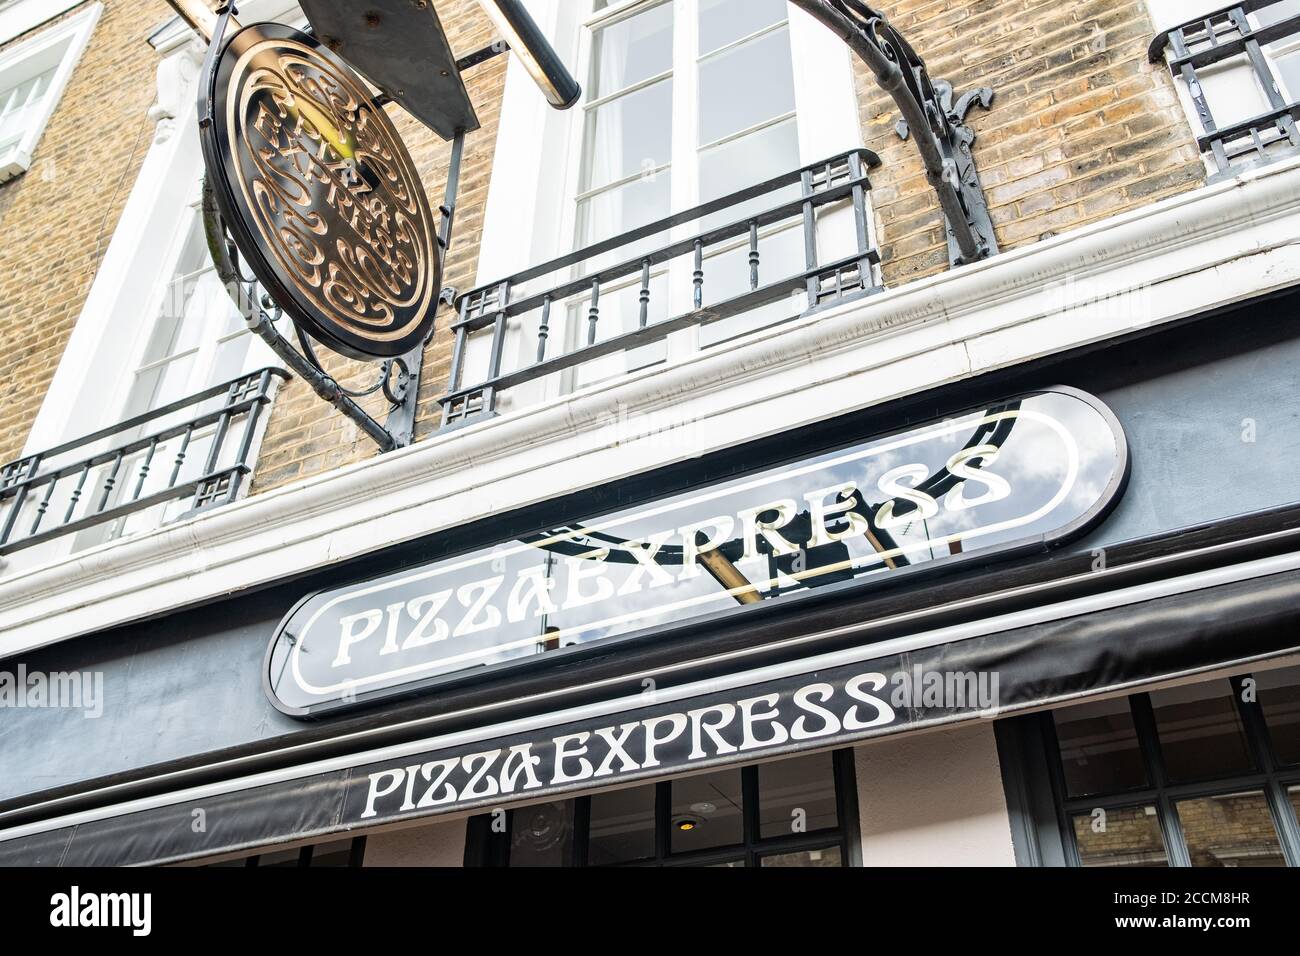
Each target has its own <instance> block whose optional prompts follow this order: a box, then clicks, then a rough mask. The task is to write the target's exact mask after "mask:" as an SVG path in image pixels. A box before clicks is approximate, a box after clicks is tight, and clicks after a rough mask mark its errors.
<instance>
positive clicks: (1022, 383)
mask: <svg viewBox="0 0 1300 956" xmlns="http://www.w3.org/2000/svg"><path fill="white" fill-rule="evenodd" d="M1296 303H1297V299H1296V298H1291V299H1275V300H1272V301H1271V302H1267V303H1261V304H1257V305H1254V306H1251V307H1249V308H1246V309H1243V310H1239V311H1238V312H1236V313H1232V314H1229V315H1224V316H1218V317H1213V318H1209V319H1204V320H1201V321H1198V322H1196V323H1191V324H1188V325H1185V326H1183V327H1181V328H1179V329H1177V330H1173V331H1166V332H1162V333H1160V334H1157V335H1152V336H1149V337H1146V338H1143V339H1138V340H1135V341H1133V342H1129V343H1126V344H1123V345H1121V346H1118V347H1112V348H1109V349H1104V350H1096V351H1093V352H1091V353H1089V354H1087V355H1082V356H1071V357H1068V358H1066V359H1063V360H1060V361H1056V362H1053V363H1050V364H1049V365H1046V366H1045V367H1041V368H1036V369H1031V370H1027V371H1022V372H1017V373H1015V375H1014V376H1003V377H1002V378H1003V380H1002V381H999V382H998V383H997V387H999V388H1002V387H1003V386H1004V385H1005V390H1004V391H1003V392H1002V394H1003V395H1010V394H1014V393H1016V392H1019V391H1024V390H1027V389H1029V388H1032V387H1035V386H1044V385H1052V384H1064V385H1073V386H1076V387H1078V388H1082V389H1085V390H1088V391H1091V392H1093V393H1094V394H1096V395H1098V396H1100V397H1101V398H1102V399H1104V400H1105V401H1106V402H1107V403H1108V404H1109V405H1110V406H1111V408H1112V409H1114V411H1115V413H1116V414H1117V415H1118V416H1119V419H1120V421H1121V422H1122V423H1123V425H1124V427H1125V429H1126V431H1127V433H1128V436H1129V441H1130V444H1131V448H1132V452H1133V461H1134V464H1133V477H1132V483H1131V485H1130V487H1129V490H1128V493H1127V495H1126V496H1125V498H1124V500H1123V501H1122V502H1121V504H1120V505H1119V507H1118V509H1117V510H1116V512H1115V513H1114V514H1113V515H1112V516H1111V517H1110V518H1109V519H1108V520H1107V521H1106V522H1105V524H1104V525H1103V526H1101V527H1100V528H1099V529H1098V530H1096V531H1095V532H1094V533H1092V534H1091V535H1090V536H1089V538H1088V539H1087V540H1084V541H1081V542H1079V543H1078V544H1076V545H1075V546H1074V547H1075V548H1077V549H1079V550H1091V549H1094V548H1097V547H1102V546H1105V545H1108V544H1113V543H1117V542H1120V541H1126V540H1131V539H1134V538H1139V537H1143V536H1147V535H1151V534H1155V533H1158V532H1161V531H1165V530H1170V529H1176V528H1180V527H1185V526H1189V525H1195V524H1200V523H1204V522H1208V521H1213V520H1217V519H1221V518H1226V517H1230V516H1232V515H1236V514H1242V513H1246V512H1250V511H1257V510H1263V509H1266V508H1270V507H1273V506H1276V505H1280V504H1287V503H1292V502H1296V501H1300V479H1297V474H1296V466H1297V464H1300V388H1298V387H1297V384H1298V382H1297V379H1298V378H1300V374H1298V372H1297V370H1298V369H1300V321H1297V318H1296V316H1297V307H1296ZM960 407H962V406H961V405H958V406H957V407H956V408H960ZM956 408H949V410H950V411H952V410H956ZM1247 419H1250V420H1253V421H1254V423H1255V431H1256V440H1255V441H1254V442H1253V443H1251V442H1246V441H1243V430H1244V429H1245V427H1246V425H1245V422H1246V420H1247ZM490 540H495V539H489V541H479V542H478V543H480V544H484V543H490ZM319 586H320V583H319V582H302V583H298V584H292V585H288V586H284V587H279V588H276V589H272V590H269V591H265V592H262V593H261V594H258V595H255V596H251V597H246V598H243V599H237V600H232V601H229V602H226V603H225V604H223V605H220V606H216V607H211V608H204V609H198V610H195V611H191V612H187V613H184V614H178V615H173V616H171V617H169V618H167V619H165V620H160V621H154V622H150V623H145V624H140V625H136V626H132V627H128V628H120V629H117V630H115V631H112V632H110V633H106V634H102V635H94V636H91V637H87V638H82V639H79V640H76V641H72V642H68V643H66V644H63V645H59V646H56V647H53V648H49V649H46V650H45V651H42V652H38V653H35V654H32V655H29V656H28V657H27V658H26V659H24V660H23V661H22V663H24V664H26V666H27V667H28V669H29V670H31V671H42V672H52V671H62V670H79V671H88V670H89V671H101V672H102V673H103V674H104V693H105V700H106V705H105V710H104V714H103V716H102V717H100V718H99V719H86V718H84V717H83V716H82V715H81V714H80V713H79V712H76V711H68V710H55V709H46V710H14V709H8V710H4V709H0V800H5V799H9V798H13V797H17V796H20V795H23V794H28V793H33V792H36V791H42V790H47V789H50V788H55V787H61V786H65V785H70V784H75V783H77V782H78V781H83V780H89V779H93V778H98V777H103V776H107V775H111V774H116V773H123V772H128V771H131V770H134V769H137V768H140V767H144V766H148V765H151V764H158V763H163V762H167V761H174V760H180V759H183V758H186V757H190V756H194V755H201V754H204V753H210V752H212V751H214V750H220V749H223V748H232V747H240V746H245V745H248V744H250V743H254V742H257V741H265V740H267V739H269V738H275V737H279V736H282V735H287V734H298V735H304V734H308V735H310V734H328V733H329V728H328V725H327V726H324V727H322V726H321V725H315V726H311V727H306V728H305V727H304V725H302V724H300V723H297V722H296V721H293V720H291V719H289V718H287V717H285V716H283V715H281V714H280V713H279V712H277V711H276V710H275V709H274V708H272V707H271V705H270V704H269V703H268V702H267V700H266V698H265V696H264V694H263V692H262V686H261V666H262V660H263V655H264V653H265V650H266V645H267V642H268V641H269V640H270V637H271V635H272V632H273V631H274V629H275V626H276V624H277V623H278V621H279V619H280V617H281V616H282V615H283V614H284V613H285V612H287V611H288V609H289V608H290V607H291V606H292V605H293V603H294V602H295V601H296V600H298V599H299V598H300V597H302V596H303V595H304V594H305V593H307V592H308V591H310V590H315V589H316V588H317V587H319ZM18 663H19V662H18V661H13V660H11V661H6V662H3V663H0V670H9V671H13V670H14V668H15V667H16V665H17V664H18Z"/></svg>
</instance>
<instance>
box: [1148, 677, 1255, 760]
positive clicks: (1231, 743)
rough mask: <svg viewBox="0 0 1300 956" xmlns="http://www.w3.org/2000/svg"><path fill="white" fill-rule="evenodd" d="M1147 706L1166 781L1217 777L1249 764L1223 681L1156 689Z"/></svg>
mask: <svg viewBox="0 0 1300 956" xmlns="http://www.w3.org/2000/svg"><path fill="white" fill-rule="evenodd" d="M1151 707H1152V709H1153V710H1154V711H1155V717H1156V727H1157V728H1158V729H1159V731H1160V747H1161V751H1162V753H1163V754H1164V758H1165V770H1166V771H1167V773H1168V775H1169V780H1170V781H1171V782H1173V783H1179V782H1182V781H1186V780H1205V779H1209V778H1212V777H1221V776H1224V775H1226V774H1230V773H1240V772H1241V771H1244V770H1249V769H1251V767H1252V766H1254V761H1253V760H1252V759H1251V757H1250V750H1249V749H1248V748H1247V746H1246V735H1245V733H1244V732H1243V730H1242V727H1241V719H1240V718H1239V717H1238V716H1237V708H1236V707H1235V706H1234V704H1233V699H1232V685H1231V684H1229V683H1228V682H1227V681H1211V682H1209V683H1205V684H1193V685H1191V686H1188V687H1175V688H1172V689H1170V690H1162V691H1156V692H1155V693H1153V694H1152V695H1151Z"/></svg>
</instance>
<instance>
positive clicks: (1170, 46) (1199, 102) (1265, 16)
mask: <svg viewBox="0 0 1300 956" xmlns="http://www.w3.org/2000/svg"><path fill="white" fill-rule="evenodd" d="M1288 3H1289V0H1240V2H1239V3H1234V4H1232V5H1231V6H1227V7H1224V8H1223V9H1221V10H1217V11H1215V12H1214V13H1211V14H1209V15H1208V16H1204V17H1198V18H1197V19H1195V20H1191V21H1189V22H1187V23H1184V24H1183V25H1182V26H1178V27H1175V28H1174V29H1172V30H1167V31H1165V32H1164V33H1161V34H1160V35H1159V36H1157V37H1156V38H1155V40H1153V41H1152V43H1151V48H1150V51H1149V54H1150V58H1151V61H1152V62H1153V63H1155V62H1158V61H1159V60H1160V59H1161V58H1162V57H1163V58H1165V59H1166V60H1167V62H1168V64H1169V69H1170V71H1171V72H1172V73H1173V75H1174V76H1175V77H1179V78H1181V79H1182V81H1183V83H1184V84H1186V86H1187V90H1188V92H1189V93H1190V95H1191V97H1192V102H1193V103H1194V104H1195V107H1196V114H1197V118H1198V119H1199V121H1200V123H1201V130H1202V132H1201V134H1200V135H1199V136H1198V137H1197V145H1198V146H1199V147H1200V150H1201V152H1202V153H1209V154H1211V155H1212V156H1213V157H1214V163H1215V166H1216V167H1217V169H1218V175H1219V176H1227V175H1231V174H1232V172H1233V169H1234V166H1238V167H1239V166H1240V165H1241V164H1242V163H1243V162H1246V161H1255V162H1268V161H1270V160H1274V159H1277V158H1278V156H1279V155H1293V154H1294V153H1296V152H1297V151H1300V131H1297V128H1296V121H1297V120H1300V102H1297V101H1296V99H1295V97H1288V96H1284V95H1283V92H1282V90H1281V89H1279V86H1278V82H1277V80H1276V78H1275V77H1274V75H1273V72H1272V71H1271V70H1270V68H1269V60H1268V56H1267V54H1266V53H1265V51H1264V47H1265V46H1267V45H1269V44H1271V43H1275V42H1277V41H1278V40H1282V39H1285V38H1286V37H1289V36H1295V35H1296V34H1298V33H1300V14H1295V15H1292V16H1286V15H1285V9H1284V5H1286V4H1288ZM1251 14H1254V15H1255V17H1256V19H1257V20H1259V21H1260V23H1261V25H1260V26H1259V27H1258V28H1256V27H1255V26H1254V25H1252V23H1251V21H1250V20H1249V19H1248V17H1249V16H1250V15H1251ZM1234 57H1244V58H1245V59H1246V60H1247V61H1248V62H1249V64H1250V68H1251V70H1253V71H1254V74H1255V79H1256V80H1257V81H1258V83H1259V87H1260V89H1261V90H1262V91H1263V92H1264V95H1265V96H1266V97H1267V99H1268V104H1269V107H1268V109H1267V110H1266V111H1265V112H1263V113H1260V114H1258V115H1256V116H1251V117H1248V118H1246V119H1242V120H1238V121H1234V122H1230V123H1228V124H1227V125H1226V126H1220V125H1219V121H1218V120H1217V119H1216V118H1215V116H1214V113H1213V112H1212V111H1211V109H1210V104H1209V101H1208V99H1207V98H1206V95H1205V89H1204V87H1203V85H1202V84H1203V77H1202V76H1201V75H1199V74H1198V71H1199V70H1204V69H1205V68H1206V67H1209V66H1212V65H1214V64H1218V63H1223V62H1224V61H1226V60H1230V59H1232V58H1234Z"/></svg>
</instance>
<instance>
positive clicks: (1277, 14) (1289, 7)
mask: <svg viewBox="0 0 1300 956" xmlns="http://www.w3.org/2000/svg"><path fill="white" fill-rule="evenodd" d="M1298 13H1300V0H1290V2H1288V3H1275V4H1273V5H1272V6H1269V7H1265V8H1264V9H1263V10H1256V11H1255V13H1254V14H1252V16H1253V17H1254V18H1255V19H1256V20H1258V21H1259V25H1260V26H1261V27H1266V26H1270V25H1271V24H1274V23H1277V22H1279V21H1281V20H1285V19H1286V18H1287V17H1294V16H1295V15H1296V14H1298Z"/></svg>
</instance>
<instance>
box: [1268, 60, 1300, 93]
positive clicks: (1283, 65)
mask: <svg viewBox="0 0 1300 956" xmlns="http://www.w3.org/2000/svg"><path fill="white" fill-rule="evenodd" d="M1273 62H1274V63H1275V64H1276V65H1277V72H1278V74H1279V75H1280V76H1281V79H1282V95H1283V96H1284V97H1285V98H1286V99H1288V100H1295V99H1298V98H1300V50H1296V51H1294V52H1292V53H1288V54H1287V55H1286V56H1280V57H1278V58H1277V59H1276V60H1274V61H1273Z"/></svg>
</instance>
